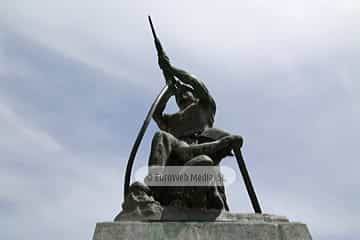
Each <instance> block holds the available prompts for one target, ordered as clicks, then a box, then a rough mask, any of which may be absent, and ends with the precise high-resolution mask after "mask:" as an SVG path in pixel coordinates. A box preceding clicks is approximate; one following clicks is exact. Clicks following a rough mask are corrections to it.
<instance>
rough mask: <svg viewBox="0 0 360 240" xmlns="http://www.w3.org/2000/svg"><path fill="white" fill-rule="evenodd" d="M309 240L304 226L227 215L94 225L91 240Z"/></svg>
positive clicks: (260, 216)
mask: <svg viewBox="0 0 360 240" xmlns="http://www.w3.org/2000/svg"><path fill="white" fill-rule="evenodd" d="M125 239H126V240H138V239H149V240H168V239H186V240H193V239H196V240H202V239H204V240H212V239H214V240H219V239H222V240H230V239H241V240H311V236H310V233H309V230H308V228H307V226H306V225H305V224H303V223H297V222H289V221H288V220H287V219H286V218H285V217H279V216H275V215H269V214H231V217H230V218H229V216H223V217H222V218H218V219H216V220H215V221H201V220H200V221H181V220H177V221H171V220H170V221H169V220H168V221H166V220H165V221H164V220H162V221H156V220H155V221H117V222H103V223H97V224H96V228H95V233H94V237H93V240H125Z"/></svg>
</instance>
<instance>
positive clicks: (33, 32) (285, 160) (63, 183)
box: [0, 0, 360, 239]
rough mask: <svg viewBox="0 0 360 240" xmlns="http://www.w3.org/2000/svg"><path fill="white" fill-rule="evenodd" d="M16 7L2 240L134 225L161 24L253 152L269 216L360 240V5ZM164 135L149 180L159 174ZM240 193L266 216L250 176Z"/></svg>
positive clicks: (221, 118)
mask: <svg viewBox="0 0 360 240" xmlns="http://www.w3.org/2000/svg"><path fill="white" fill-rule="evenodd" d="M5 6H6V7H5V10H6V11H5V12H6V14H1V16H0V19H1V22H2V25H1V27H2V28H3V30H4V31H2V33H1V48H0V51H1V52H0V53H1V55H0V56H1V59H0V77H1V80H0V128H1V132H2V134H1V137H0V153H1V156H2V157H1V170H0V173H1V174H0V176H1V184H2V185H1V192H0V208H1V212H2V213H3V214H2V216H1V217H0V222H1V223H2V224H4V226H6V227H5V228H4V229H5V231H3V232H2V233H1V238H2V239H23V238H24V237H25V236H27V237H28V238H30V239H31V238H33V239H37V238H38V232H39V231H38V229H39V228H41V229H42V231H41V232H42V234H43V236H45V237H46V238H51V239H54V237H55V236H57V237H58V238H59V239H64V238H65V237H66V238H67V239H79V238H84V237H85V238H86V237H88V238H89V237H90V236H91V234H92V231H93V227H94V224H95V222H96V221H103V220H111V219H112V217H113V216H114V215H115V214H116V213H117V211H118V210H119V208H120V203H121V194H122V179H123V171H124V167H125V164H126V160H127V154H128V151H129V150H130V147H131V144H132V141H133V140H134V138H135V134H136V131H137V129H138V127H139V125H140V123H141V121H142V120H143V117H144V114H145V113H146V110H147V108H148V107H149V105H150V103H151V101H152V100H153V97H154V96H155V95H156V94H157V91H159V88H160V87H161V85H162V84H163V83H164V82H163V80H162V79H161V74H160V71H159V70H158V69H157V66H156V56H155V52H154V46H153V43H152V39H151V34H150V31H149V27H148V25H147V22H146V21H147V19H146V16H147V14H151V15H152V16H153V20H154V22H155V24H156V27H157V29H158V33H159V35H160V38H161V40H162V41H163V43H164V46H165V48H166V50H167V51H168V53H169V55H170V56H171V59H172V61H173V62H174V63H175V64H177V65H179V66H180V67H184V68H185V69H187V70H189V71H190V72H192V73H194V74H195V75H197V76H199V77H200V78H201V79H203V80H204V81H205V82H206V84H207V85H208V86H209V89H210V91H211V93H212V94H213V95H214V97H215V99H216V101H217V105H218V112H217V116H216V126H218V127H221V128H225V129H228V130H230V131H233V132H235V133H238V134H242V135H243V136H244V137H245V146H244V156H245V158H246V161H247V164H248V168H249V170H250V174H251V175H252V179H253V182H254V185H255V186H256V189H257V191H258V194H259V197H260V200H261V201H262V203H263V206H264V209H265V211H266V212H270V213H275V214H282V215H287V216H288V217H289V218H291V219H292V220H296V221H303V222H305V223H307V224H309V227H310V230H311V232H312V233H313V235H314V237H315V238H317V239H343V238H346V239H355V237H354V236H357V235H359V231H358V229H357V228H356V226H355V224H354V223H356V221H355V218H356V217H357V216H358V215H359V211H360V209H359V207H358V206H357V202H356V200H357V199H359V197H360V193H359V191H358V189H359V185H360V182H359V180H358V179H357V175H358V174H357V172H356V169H358V167H359V163H358V161H357V160H358V159H357V158H356V157H357V155H358V154H357V145H356V144H357V139H358V138H359V136H360V129H359V126H358V124H357V123H358V122H359V120H360V109H359V106H358V102H359V97H358V96H359V94H358V93H359V92H360V85H359V81H357V79H358V78H359V77H360V72H359V70H358V67H357V64H358V62H359V59H360V45H359V42H360V33H359V31H357V28H356V27H357V23H358V22H359V16H360V15H359V9H360V5H359V3H358V2H356V1H342V2H336V3H334V2H330V1H315V2H314V1H303V2H301V3H297V4H295V3H293V2H292V3H290V2H288V1H271V2H265V1H243V2H241V3H239V2H238V1H229V2H227V3H209V2H208V1H196V2H193V1H192V2H190V1H181V2H177V3H173V2H171V3H170V2H165V1H160V2H157V3H156V4H155V3H149V2H147V1H142V4H138V3H137V4H135V3H134V4H131V3H124V2H121V1H107V2H106V3H101V4H100V3H99V2H98V1H86V2H85V1H76V2H73V1H72V2H71V1H67V0H66V1H61V2H49V1H40V0H37V1H31V2H29V1H22V0H13V1H11V2H10V1H8V2H7V3H6V4H5ZM204 6H206V7H204ZM170 110H174V106H173V104H172V105H171V106H170ZM229 116H231V117H229ZM155 130H156V127H155V126H154V125H153V124H152V125H151V127H150V129H149V131H148V133H147V134H146V136H145V139H144V142H143V145H142V146H141V149H140V152H139V156H138V159H137V161H136V166H135V167H139V166H142V165H146V161H147V157H148V151H149V143H150V140H151V136H152V133H153V132H154V131H155ZM224 164H226V165H228V166H231V167H233V168H234V169H237V166H236V164H235V162H234V161H233V160H232V159H231V158H229V159H226V160H225V161H224ZM239 189H240V190H239ZM227 192H228V198H229V201H230V207H231V209H232V210H233V211H251V208H250V205H249V201H248V198H247V196H246V193H245V191H244V188H243V183H242V181H241V179H240V177H239V176H238V181H237V182H236V184H234V185H231V186H230V187H229V188H228V189H227ZM335 216H336V217H335ZM15 224H17V225H19V224H20V226H22V228H21V229H20V230H17V231H14V230H13V229H14V227H13V226H15ZM334 225H336V226H337V228H335V227H334ZM79 226H81V227H80V229H79Z"/></svg>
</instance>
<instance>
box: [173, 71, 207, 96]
mask: <svg viewBox="0 0 360 240" xmlns="http://www.w3.org/2000/svg"><path fill="white" fill-rule="evenodd" d="M172 72H173V74H174V75H175V76H176V77H177V78H178V79H179V80H180V81H182V82H184V83H185V84H188V85H190V86H191V87H193V88H194V93H195V95H196V97H197V98H199V100H200V101H207V102H209V101H211V99H212V97H211V96H210V94H209V90H208V89H207V88H206V86H205V84H204V83H203V82H202V81H200V80H199V79H198V78H196V77H195V76H193V75H191V74H189V73H188V72H186V71H184V70H182V69H178V68H175V67H172Z"/></svg>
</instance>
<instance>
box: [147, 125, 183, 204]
mask: <svg viewBox="0 0 360 240" xmlns="http://www.w3.org/2000/svg"><path fill="white" fill-rule="evenodd" d="M185 145H186V143H184V142H182V141H180V140H178V139H177V138H176V137H174V136H173V135H172V134H170V133H167V132H164V131H159V132H157V133H155V135H154V137H153V140H152V144H151V151H150V157H149V163H148V166H149V175H148V176H158V175H161V174H163V171H164V168H162V167H165V166H167V165H169V164H171V163H172V162H171V161H173V159H172V158H174V156H172V153H173V150H174V149H176V148H177V147H178V146H185ZM154 167H155V168H154ZM157 167H161V168H157ZM147 184H148V183H147ZM150 188H151V190H152V192H153V194H154V196H155V199H156V200H157V201H159V202H160V203H161V205H162V206H166V205H168V204H169V203H170V202H171V201H172V200H173V199H177V198H178V196H177V192H178V189H177V188H176V187H169V186H150Z"/></svg>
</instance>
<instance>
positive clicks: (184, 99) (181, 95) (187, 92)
mask: <svg viewBox="0 0 360 240" xmlns="http://www.w3.org/2000/svg"><path fill="white" fill-rule="evenodd" d="M175 99H176V104H177V105H178V107H179V108H180V110H183V109H185V108H186V107H187V106H189V105H191V104H193V103H195V102H196V101H197V99H196V98H195V97H194V94H193V89H192V88H191V87H188V86H186V85H181V86H180V87H179V88H178V89H177V90H176V93H175Z"/></svg>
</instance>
